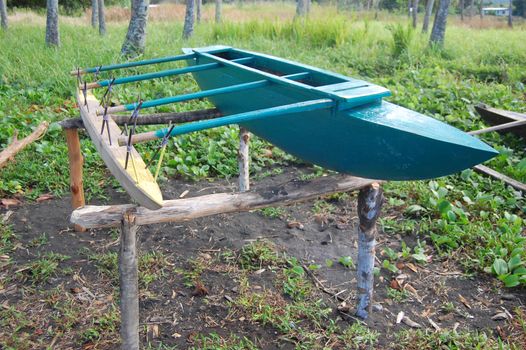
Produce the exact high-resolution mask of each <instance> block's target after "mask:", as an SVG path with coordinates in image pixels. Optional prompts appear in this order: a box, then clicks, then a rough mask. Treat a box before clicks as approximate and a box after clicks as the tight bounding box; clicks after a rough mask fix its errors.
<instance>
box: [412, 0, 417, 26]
mask: <svg viewBox="0 0 526 350" xmlns="http://www.w3.org/2000/svg"><path fill="white" fill-rule="evenodd" d="M417 19H418V0H413V28H416V21H417Z"/></svg>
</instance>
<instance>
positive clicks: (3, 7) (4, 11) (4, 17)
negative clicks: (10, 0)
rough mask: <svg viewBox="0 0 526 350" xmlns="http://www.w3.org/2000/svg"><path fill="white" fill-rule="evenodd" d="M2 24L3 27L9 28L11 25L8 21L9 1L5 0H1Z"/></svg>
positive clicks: (0, 13)
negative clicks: (5, 0)
mask: <svg viewBox="0 0 526 350" xmlns="http://www.w3.org/2000/svg"><path fill="white" fill-rule="evenodd" d="M0 25H1V26H2V29H7V27H8V26H9V25H8V21H7V3H5V2H4V0H0Z"/></svg>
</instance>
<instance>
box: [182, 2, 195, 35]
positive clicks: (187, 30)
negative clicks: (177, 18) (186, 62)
mask: <svg viewBox="0 0 526 350" xmlns="http://www.w3.org/2000/svg"><path fill="white" fill-rule="evenodd" d="M194 17H195V16H194V0H186V13H185V15H184V27H183V39H188V38H190V37H191V36H192V34H193V33H194Z"/></svg>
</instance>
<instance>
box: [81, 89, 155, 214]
mask: <svg viewBox="0 0 526 350" xmlns="http://www.w3.org/2000/svg"><path fill="white" fill-rule="evenodd" d="M86 100H87V106H85V105H84V98H83V95H82V92H81V91H77V101H78V105H79V107H80V115H81V117H82V121H83V122H84V127H85V128H86V130H87V131H88V133H89V135H90V137H91V140H92V141H93V144H94V145H95V148H97V151H98V152H99V154H100V156H101V158H102V159H103V160H104V163H106V166H107V167H108V169H109V170H110V172H111V173H112V174H113V176H115V178H116V179H117V181H119V183H120V184H121V185H122V187H124V189H125V190H126V191H127V192H128V194H129V195H130V196H131V197H132V198H133V199H134V200H135V201H137V203H139V204H140V205H142V206H144V207H146V208H149V209H159V208H160V207H161V206H162V201H163V198H162V193H161V190H160V189H159V186H158V185H157V182H156V181H155V180H154V178H153V176H152V174H151V173H150V171H149V170H148V169H147V168H146V164H145V163H144V161H143V160H142V158H141V156H140V154H139V153H138V152H137V151H136V150H135V148H133V147H131V154H130V158H131V157H133V162H134V163H135V169H134V167H133V166H132V160H131V159H130V161H129V163H128V168H127V169H124V164H125V159H126V147H120V146H119V145H118V143H117V138H118V136H119V135H120V133H121V129H120V128H119V127H118V126H117V124H116V123H115V122H114V121H113V120H112V119H111V118H108V123H109V129H110V133H111V138H112V144H111V145H110V143H109V139H108V131H107V130H105V131H104V133H103V134H102V135H101V130H102V121H103V118H102V117H101V116H97V115H96V114H95V111H96V109H97V108H98V107H99V101H98V100H97V99H96V98H95V96H93V94H91V93H90V92H88V93H87V95H86Z"/></svg>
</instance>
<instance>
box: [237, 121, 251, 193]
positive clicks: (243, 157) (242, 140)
mask: <svg viewBox="0 0 526 350" xmlns="http://www.w3.org/2000/svg"><path fill="white" fill-rule="evenodd" d="M249 142H250V132H248V130H247V129H245V128H243V127H240V128H239V151H238V154H237V159H238V165H239V192H245V191H248V190H249V189H250V164H249V162H250V153H249Z"/></svg>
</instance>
